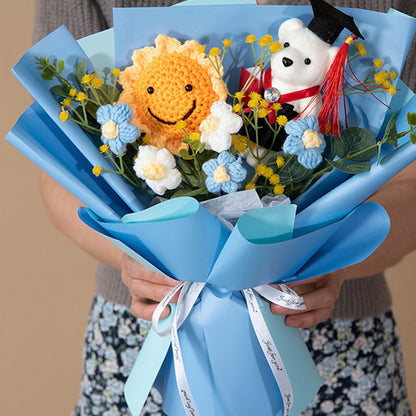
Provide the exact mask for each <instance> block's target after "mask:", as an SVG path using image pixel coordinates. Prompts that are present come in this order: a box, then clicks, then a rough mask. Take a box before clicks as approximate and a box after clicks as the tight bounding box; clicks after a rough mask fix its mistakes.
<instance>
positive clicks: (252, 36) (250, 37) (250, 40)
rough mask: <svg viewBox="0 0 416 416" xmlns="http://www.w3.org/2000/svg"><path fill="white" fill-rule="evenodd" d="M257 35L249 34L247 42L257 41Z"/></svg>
mask: <svg viewBox="0 0 416 416" xmlns="http://www.w3.org/2000/svg"><path fill="white" fill-rule="evenodd" d="M256 39H257V38H256V37H255V36H254V35H248V36H247V37H246V43H254V42H255V41H256Z"/></svg>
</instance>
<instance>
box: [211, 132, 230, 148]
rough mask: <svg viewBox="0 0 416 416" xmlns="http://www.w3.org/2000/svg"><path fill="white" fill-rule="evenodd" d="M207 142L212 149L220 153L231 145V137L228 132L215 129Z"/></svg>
mask: <svg viewBox="0 0 416 416" xmlns="http://www.w3.org/2000/svg"><path fill="white" fill-rule="evenodd" d="M208 143H209V145H210V147H211V149H212V150H215V151H216V152H218V153H221V152H224V151H225V150H228V149H229V148H230V147H231V144H232V137H231V135H230V134H228V133H225V132H222V131H216V132H215V133H213V134H211V136H209V138H208Z"/></svg>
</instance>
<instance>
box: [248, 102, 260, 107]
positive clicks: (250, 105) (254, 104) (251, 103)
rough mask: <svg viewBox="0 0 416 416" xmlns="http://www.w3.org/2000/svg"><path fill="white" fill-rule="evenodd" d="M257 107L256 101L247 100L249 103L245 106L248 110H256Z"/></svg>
mask: <svg viewBox="0 0 416 416" xmlns="http://www.w3.org/2000/svg"><path fill="white" fill-rule="evenodd" d="M258 105H259V101H258V100H249V102H248V103H247V106H248V107H250V108H256V107H257V106H258Z"/></svg>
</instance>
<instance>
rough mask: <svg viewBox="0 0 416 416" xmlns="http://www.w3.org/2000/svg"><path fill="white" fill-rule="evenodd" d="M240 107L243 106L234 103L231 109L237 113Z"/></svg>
mask: <svg viewBox="0 0 416 416" xmlns="http://www.w3.org/2000/svg"><path fill="white" fill-rule="evenodd" d="M242 109H243V106H242V105H241V104H236V105H235V106H234V107H233V111H234V113H239V112H240V111H241V110H242Z"/></svg>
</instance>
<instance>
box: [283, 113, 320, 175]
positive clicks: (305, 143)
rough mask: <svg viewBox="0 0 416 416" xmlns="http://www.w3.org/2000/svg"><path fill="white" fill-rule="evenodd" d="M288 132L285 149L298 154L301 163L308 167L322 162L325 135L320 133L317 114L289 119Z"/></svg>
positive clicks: (310, 167) (286, 129)
mask: <svg viewBox="0 0 416 416" xmlns="http://www.w3.org/2000/svg"><path fill="white" fill-rule="evenodd" d="M285 131H286V133H287V134H288V136H287V138H286V140H285V142H284V144H283V151H284V152H285V153H290V154H292V155H297V156H298V161H299V163H300V164H301V165H302V166H304V167H305V168H307V169H314V168H316V167H317V166H318V165H319V164H320V163H321V162H322V152H323V151H324V149H325V145H326V143H325V139H324V136H323V135H322V134H321V133H319V123H318V119H317V118H316V117H315V116H309V117H306V118H305V119H301V118H299V119H297V120H292V121H289V122H288V123H287V124H286V126H285Z"/></svg>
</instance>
